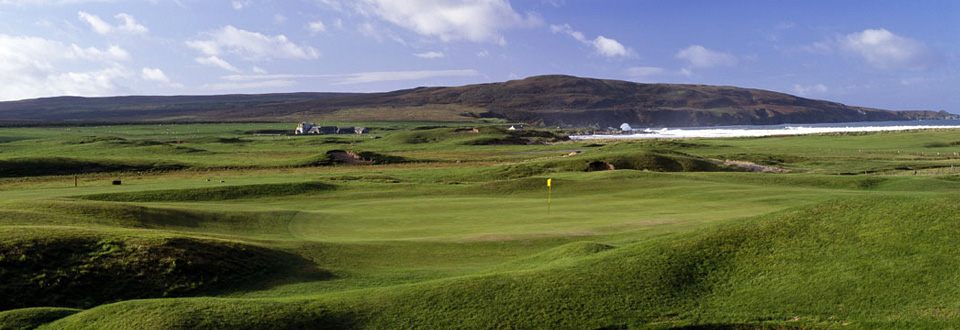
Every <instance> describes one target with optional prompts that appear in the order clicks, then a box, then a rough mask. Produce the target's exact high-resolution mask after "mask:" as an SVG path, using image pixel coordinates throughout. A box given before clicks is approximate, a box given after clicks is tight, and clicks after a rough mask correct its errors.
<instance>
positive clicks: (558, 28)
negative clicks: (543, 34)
mask: <svg viewBox="0 0 960 330" xmlns="http://www.w3.org/2000/svg"><path fill="white" fill-rule="evenodd" d="M550 31H551V32H553V33H563V34H566V35H569V36H570V37H572V38H573V39H576V40H577V41H579V42H581V43H583V44H586V45H589V46H592V47H593V49H594V50H595V51H596V52H597V54H600V55H603V56H605V57H623V56H630V53H631V52H630V50H628V49H627V47H624V46H623V44H621V43H620V42H619V41H616V40H614V39H610V38H607V37H604V36H597V37H596V38H594V39H593V40H590V39H587V37H585V36H584V35H583V32H580V31H576V30H574V29H573V28H571V27H570V25H569V24H564V25H551V26H550Z"/></svg>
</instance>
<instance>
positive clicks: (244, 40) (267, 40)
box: [186, 25, 320, 60]
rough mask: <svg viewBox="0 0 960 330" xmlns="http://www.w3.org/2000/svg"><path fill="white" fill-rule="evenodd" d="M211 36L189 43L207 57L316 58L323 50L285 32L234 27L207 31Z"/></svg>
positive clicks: (249, 58)
mask: <svg viewBox="0 0 960 330" xmlns="http://www.w3.org/2000/svg"><path fill="white" fill-rule="evenodd" d="M207 36H208V37H209V38H208V39H205V40H189V41H187V42H186V45H187V46H188V47H190V48H193V49H196V50H198V51H200V52H201V53H203V54H204V55H207V56H216V57H219V56H222V55H225V54H232V55H238V56H240V57H242V58H244V59H246V60H263V59H270V58H281V59H316V58H319V57H320V52H318V51H317V50H316V49H314V48H313V47H310V46H306V45H297V44H295V43H293V42H291V41H290V40H289V39H287V37H286V36H284V35H277V36H267V35H263V34H260V33H257V32H250V31H246V30H242V29H238V28H235V27H233V26H230V25H228V26H225V27H223V28H221V29H219V30H216V31H212V32H209V33H207Z"/></svg>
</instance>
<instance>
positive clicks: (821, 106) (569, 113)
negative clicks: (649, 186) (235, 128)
mask: <svg viewBox="0 0 960 330" xmlns="http://www.w3.org/2000/svg"><path fill="white" fill-rule="evenodd" d="M481 118H500V119H504V120H506V121H511V122H525V123H531V124H544V125H551V126H552V125H560V126H589V125H598V126H617V125H619V124H620V123H624V122H626V123H630V124H634V125H636V126H715V125H768V124H782V123H825V122H855V121H887V120H916V119H949V118H957V116H956V115H953V114H949V113H947V112H946V111H940V112H935V111H888V110H880V109H871V108H864V107H856V106H847V105H844V104H840V103H836V102H829V101H821V100H813V99H806V98H801V97H797V96H793V95H788V94H783V93H776V92H770V91H764V90H757V89H745V88H737V87H726V86H708V85H676V84H641V83H633V82H628V81H620V80H602V79H590V78H578V77H571V76H560V75H551V76H536V77H530V78H527V79H522V80H512V81H507V82H502V83H489V84H478V85H467V86H460V87H420V88H415V89H409V90H399V91H393V92H387V93H367V94H356V93H355V94H349V93H297V94H267V95H223V96H203V97H197V96H193V97H191V96H176V97H160V96H157V97H113V98H51V99H38V100H26V101H17V102H4V103H0V120H2V121H76V120H83V121H204V122H219V121H300V120H326V121H331V120H334V121H367V120H391V121H413V120H415V121H474V120H478V119H481Z"/></svg>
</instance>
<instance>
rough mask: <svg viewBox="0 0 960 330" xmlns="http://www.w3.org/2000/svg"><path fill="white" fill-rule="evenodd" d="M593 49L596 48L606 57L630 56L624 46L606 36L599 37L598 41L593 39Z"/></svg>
mask: <svg viewBox="0 0 960 330" xmlns="http://www.w3.org/2000/svg"><path fill="white" fill-rule="evenodd" d="M593 47H596V49H597V52H598V53H600V55H603V56H606V57H617V56H627V55H629V54H630V52H628V51H627V48H626V47H624V46H623V44H621V43H620V42H618V41H616V40H613V39H610V38H606V37H604V36H597V38H596V39H593Z"/></svg>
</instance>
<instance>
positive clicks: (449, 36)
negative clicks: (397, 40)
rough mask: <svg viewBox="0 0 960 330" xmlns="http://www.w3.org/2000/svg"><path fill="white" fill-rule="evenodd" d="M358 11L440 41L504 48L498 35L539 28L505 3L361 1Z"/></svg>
mask: <svg viewBox="0 0 960 330" xmlns="http://www.w3.org/2000/svg"><path fill="white" fill-rule="evenodd" d="M358 11H360V12H361V13H362V14H364V15H368V16H375V17H379V18H381V19H383V20H386V21H388V22H390V23H393V24H395V25H398V26H400V27H403V28H405V29H408V30H411V31H414V32H416V33H419V34H421V35H425V36H430V37H437V38H439V39H440V40H442V41H454V40H467V41H472V42H495V43H500V44H503V43H505V40H504V38H503V36H502V35H501V31H502V30H505V29H509V28H514V27H524V26H535V25H539V24H542V19H540V18H539V17H537V16H535V15H533V14H528V15H527V16H526V17H524V16H522V15H520V14H518V13H517V12H516V11H514V10H513V7H511V6H510V2H509V1H507V0H362V3H361V4H360V5H359V6H358Z"/></svg>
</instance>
